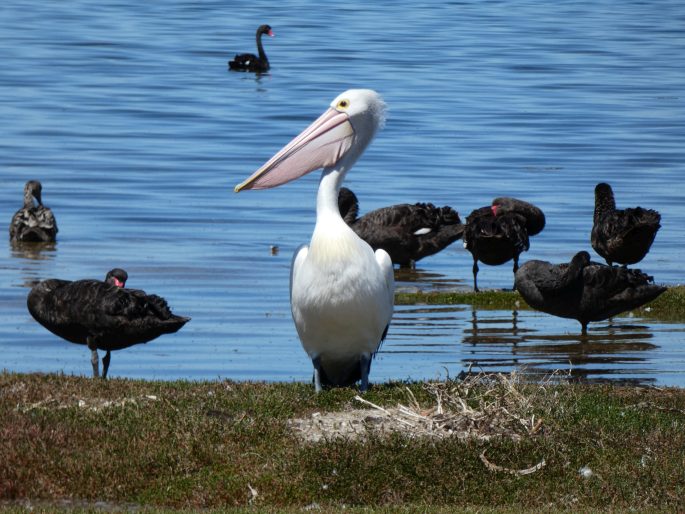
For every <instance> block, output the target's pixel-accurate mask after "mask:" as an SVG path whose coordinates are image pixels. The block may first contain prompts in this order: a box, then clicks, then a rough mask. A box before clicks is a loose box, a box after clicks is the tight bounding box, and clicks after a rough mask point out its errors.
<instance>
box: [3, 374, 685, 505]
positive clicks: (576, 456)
mask: <svg viewBox="0 0 685 514" xmlns="http://www.w3.org/2000/svg"><path fill="white" fill-rule="evenodd" d="M356 394H357V393H356V391H354V390H351V389H340V390H333V391H327V392H324V393H323V394H320V395H318V396H317V395H314V394H313V391H312V387H311V386H310V385H309V384H259V383H233V382H228V381H221V382H200V383H189V382H183V381H179V382H149V381H139V380H122V379H114V380H108V381H102V380H92V379H89V378H80V377H68V376H61V375H42V374H31V375H21V374H11V373H5V374H1V375H0V434H1V437H0V455H2V458H1V459H0V505H3V504H4V505H5V507H7V506H8V505H19V504H22V502H25V501H26V500H27V499H29V500H31V501H32V502H33V505H38V506H55V505H70V506H74V505H76V506H88V505H90V506H93V505H101V506H102V505H104V506H105V507H106V508H113V507H123V508H127V507H132V506H144V507H146V508H199V507H202V508H230V507H245V508H261V509H271V510H273V511H276V510H279V509H288V510H291V511H298V510H300V509H302V508H304V507H309V508H317V507H320V508H323V509H325V510H327V509H338V508H340V507H341V506H343V505H345V506H350V507H363V506H374V507H375V508H376V509H378V510H379V511H383V509H390V508H398V507H402V508H403V509H404V511H406V512H412V511H415V512H423V511H424V510H425V509H426V508H427V506H432V508H431V510H434V511H442V512H450V511H453V510H454V509H456V508H460V509H469V510H472V511H477V512H519V511H522V510H525V511H529V512H533V511H536V512H537V511H539V510H540V509H545V510H548V511H549V510H551V511H562V510H573V511H588V510H594V509H609V508H610V509H618V510H625V509H631V508H634V509H638V510H645V509H668V510H682V509H685V471H683V470H684V469H685V467H684V464H685V430H684V424H685V392H684V391H683V390H678V389H665V390H657V389H645V388H632V387H631V388H626V387H611V386H600V385H597V386H583V385H577V384H576V385H574V384H564V385H559V384H553V383H549V384H542V385H541V384H538V385H531V384H520V383H517V382H516V381H515V380H512V379H498V380H492V379H490V380H485V379H482V378H474V379H469V380H468V381H467V382H466V383H464V382H449V383H441V384H440V383H438V384H428V385H427V384H410V385H408V387H407V385H405V384H387V385H380V386H379V385H377V386H374V387H372V389H371V391H369V392H368V393H367V394H366V395H365V396H364V398H363V400H364V401H360V400H359V399H355V395H356ZM367 402H370V403H367ZM372 404H373V405H377V406H379V407H380V406H382V407H383V408H384V409H385V410H386V411H387V416H386V414H385V413H383V411H381V410H379V408H377V407H374V406H373V405H372ZM400 404H402V405H403V406H405V410H406V412H405V411H403V410H402V409H400V408H399V405H400ZM438 405H439V406H440V407H441V409H442V412H438V411H437V410H436V407H437V406H438ZM360 409H364V410H361V411H360ZM343 414H345V415H346V416H348V417H342V416H343ZM350 416H351V418H350ZM388 416H390V417H388ZM393 416H394V417H395V418H397V419H394V418H393ZM400 418H401V419H400ZM336 420H337V421H336ZM336 423H337V425H336ZM350 426H351V427H353V428H354V430H351V431H350V430H347V429H346V427H350ZM417 426H418V428H417ZM312 432H317V433H319V435H320V436H321V437H319V438H318V441H317V442H311V441H307V440H305V439H303V436H304V435H306V433H312ZM96 502H104V503H100V504H96Z"/></svg>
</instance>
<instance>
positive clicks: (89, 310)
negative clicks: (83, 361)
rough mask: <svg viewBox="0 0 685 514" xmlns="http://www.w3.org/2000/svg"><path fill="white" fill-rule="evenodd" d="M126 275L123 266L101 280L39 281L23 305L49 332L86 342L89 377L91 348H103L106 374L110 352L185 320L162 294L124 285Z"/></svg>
mask: <svg viewBox="0 0 685 514" xmlns="http://www.w3.org/2000/svg"><path fill="white" fill-rule="evenodd" d="M127 279H128V275H127V273H126V272H125V271H124V270H122V269H118V268H115V269H113V270H111V271H109V272H108V273H107V276H106V277H105V281H104V282H101V281H99V280H77V281H74V282H72V281H70V280H59V279H49V280H43V281H42V282H39V283H38V284H37V285H36V286H35V287H34V288H33V289H31V292H30V293H29V296H28V299H27V305H28V309H29V312H30V313H31V316H33V317H34V319H35V320H36V321H38V323H40V324H41V325H43V326H44V327H45V328H47V329H48V330H49V331H50V332H52V333H53V334H56V335H58V336H59V337H61V338H63V339H66V340H67V341H69V342H71V343H77V344H85V345H87V346H88V348H89V349H90V350H91V352H92V354H91V362H92V364H93V376H95V377H97V376H98V375H99V372H98V352H97V351H98V349H100V350H105V351H106V352H107V354H106V355H105V356H104V357H103V358H102V378H106V377H107V370H108V369H109V361H110V352H111V351H113V350H121V349H122V348H128V347H129V346H132V345H134V344H140V343H147V342H148V341H151V340H153V339H155V338H156V337H159V336H160V335H162V334H171V333H173V332H176V331H177V330H179V329H180V328H181V327H182V326H183V325H185V324H186V323H187V322H188V321H189V320H190V318H185V317H183V316H176V315H174V314H172V312H171V310H170V309H169V306H168V305H167V302H166V301H165V300H164V298H161V297H159V296H157V295H148V294H146V293H145V291H140V290H137V289H125V288H124V286H125V285H126V280H127Z"/></svg>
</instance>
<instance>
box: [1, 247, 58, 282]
mask: <svg viewBox="0 0 685 514" xmlns="http://www.w3.org/2000/svg"><path fill="white" fill-rule="evenodd" d="M10 248H11V255H12V258H13V259H17V260H18V261H19V267H20V270H21V280H22V282H21V284H20V285H21V286H22V287H28V288H31V287H33V286H35V285H36V284H37V283H38V282H39V281H40V278H41V276H42V274H43V272H44V262H43V261H51V260H53V259H54V258H55V255H56V253H57V243H56V242H54V241H52V242H48V243H33V242H24V241H10Z"/></svg>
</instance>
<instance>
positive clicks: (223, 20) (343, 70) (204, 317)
mask: <svg viewBox="0 0 685 514" xmlns="http://www.w3.org/2000/svg"><path fill="white" fill-rule="evenodd" d="M34 4H35V5H27V3H26V2H19V1H13V0H6V1H5V2H3V6H2V7H1V8H0V48H2V49H3V50H2V52H1V55H2V66H0V119H1V120H2V127H3V128H2V138H0V177H2V187H1V188H0V220H5V222H6V223H9V220H10V219H11V216H12V214H13V213H14V211H16V210H17V209H18V208H19V207H20V205H21V199H22V189H23V185H24V183H25V182H26V180H28V179H34V178H36V179H39V180H41V181H42V183H43V199H44V202H45V203H46V204H47V205H48V206H50V207H51V208H52V209H53V210H54V212H55V214H56V217H57V220H58V224H59V229H60V232H59V234H58V243H57V245H56V246H55V247H54V248H52V249H44V250H43V251H40V252H39V251H34V252H25V251H19V250H16V249H13V248H11V247H10V246H9V244H8V241H7V238H6V237H5V238H2V237H0V259H1V260H0V368H6V369H10V370H16V371H64V372H65V373H74V374H84V375H88V374H90V372H91V368H90V362H89V354H88V351H87V349H86V348H84V347H81V346H76V345H71V344H69V343H66V342H64V341H62V340H59V339H58V338H56V337H55V336H53V335H52V334H50V333H48V332H47V331H46V330H44V329H43V328H42V327H40V326H39V325H38V324H37V323H35V322H34V321H33V320H32V319H31V318H30V316H29V314H28V312H27V311H26V308H25V298H26V294H27V292H28V289H27V287H28V286H29V284H30V283H31V282H32V281H34V280H37V279H43V278H49V277H60V278H66V279H78V278H97V277H103V276H104V274H105V272H106V271H107V270H109V269H110V268H112V267H115V266H119V267H124V268H125V269H127V270H128V272H129V275H130V280H129V286H130V287H135V288H141V289H145V290H146V291H148V292H154V293H157V294H161V295H163V296H164V297H166V298H167V300H168V301H169V303H170V305H171V306H172V308H173V309H174V310H175V311H176V312H177V313H179V314H183V315H189V316H192V318H193V320H192V321H191V322H190V323H189V324H188V325H186V327H184V328H183V329H182V330H181V331H180V332H179V333H177V334H174V335H170V336H164V337H163V338H160V339H157V340H155V341H153V342H152V343H150V344H147V345H140V346H137V347H133V348H130V349H127V350H123V351H120V352H116V353H114V354H113V357H112V366H111V370H110V372H111V375H112V376H126V377H142V378H155V379H157V378H161V379H173V378H188V379H213V378H218V377H222V378H234V379H254V380H269V381H273V380H279V381H280V380H283V381H292V380H297V381H301V380H309V379H310V377H311V364H310V363H309V362H308V359H307V358H306V355H305V354H304V352H303V351H302V350H301V348H300V345H299V341H298V339H297V335H296V333H295V329H294V327H293V324H292V321H291V319H290V309H289V305H288V273H289V266H290V258H291V255H292V253H293V251H294V249H295V248H296V247H297V246H299V245H300V244H301V243H303V242H306V241H307V240H308V238H309V236H310V234H311V231H312V229H313V226H314V199H315V191H316V187H317V183H318V179H317V174H316V173H314V174H311V175H308V176H307V177H305V178H303V179H302V180H300V181H297V182H294V183H291V184H288V185H286V186H283V187H281V188H277V189H274V190H269V191H259V192H252V191H248V192H244V193H241V194H239V195H236V194H234V193H233V191H232V189H233V186H234V185H235V184H237V183H238V182H240V181H241V180H243V179H244V178H245V177H247V176H248V175H249V174H250V173H252V171H254V170H255V169H256V168H257V167H259V166H260V165H261V164H262V163H263V162H265V161H266V160H267V159H268V158H269V157H270V156H271V155H272V154H273V153H274V152H275V151H277V150H278V149H279V148H280V147H281V146H282V145H283V144H285V143H286V142H287V141H289V140H290V138H291V137H293V136H294V135H296V134H297V133H298V132H299V131H300V130H301V129H302V128H304V127H305V126H306V125H307V124H308V123H309V122H310V121H312V120H313V119H314V118H315V117H316V116H318V115H319V114H320V113H321V112H322V111H323V110H324V109H325V108H326V107H327V106H328V103H329V102H330V101H331V100H332V99H333V98H334V97H335V96H336V95H337V94H338V93H340V92H342V91H343V90H345V89H347V88H350V87H367V88H373V89H376V90H377V91H379V92H380V93H381V94H382V95H383V97H384V99H385V101H386V102H387V104H388V106H389V117H388V120H387V124H386V127H385V130H384V131H383V132H381V133H380V134H379V135H378V137H377V138H376V140H375V141H374V143H373V144H372V145H371V146H370V147H369V149H368V150H367V152H366V153H365V155H364V156H363V157H362V158H361V159H360V161H359V162H358V163H357V165H356V166H355V168H354V169H353V170H352V171H351V172H350V174H349V175H348V180H347V185H348V186H349V187H350V188H352V189H353V190H354V191H355V192H356V193H357V194H358V196H359V197H360V202H361V209H362V212H367V211H369V210H372V209H374V208H377V207H381V206H386V205H390V204H394V203H400V202H415V201H431V202H433V203H436V204H440V205H444V204H448V205H451V206H453V207H454V208H455V209H457V210H458V211H459V213H460V214H461V215H462V217H466V215H468V213H469V212H470V211H471V210H472V209H474V208H477V207H480V206H482V205H486V204H489V202H490V201H491V199H492V198H494V197H496V196H500V195H509V196H517V197H520V198H523V199H525V200H529V201H531V202H533V203H535V204H537V205H539V206H540V207H541V208H542V209H543V210H544V211H545V213H546V216H547V227H546V228H545V230H544V231H543V232H542V233H541V234H540V235H538V236H536V237H535V238H533V240H532V244H531V249H530V251H529V252H528V253H527V254H524V255H523V256H522V261H525V260H527V259H545V260H550V261H554V262H562V261H568V260H569V259H570V257H571V256H572V255H573V254H574V253H575V252H576V251H579V250H581V249H586V250H590V247H589V234H590V228H591V224H592V209H593V189H594V185H595V184H596V183H597V182H600V181H607V182H609V183H611V184H612V185H613V187H614V190H615V192H616V195H617V201H618V203H619V207H627V206H635V205H642V206H644V207H652V208H657V209H658V210H660V212H661V213H662V216H663V223H662V225H663V226H662V229H661V231H660V232H659V234H658V236H657V239H656V241H655V243H654V246H653V248H652V251H651V253H650V254H649V255H648V256H647V258H646V259H645V260H644V261H643V262H642V263H640V267H641V268H642V269H643V270H644V271H646V272H648V273H650V274H653V275H654V277H655V280H656V281H657V282H661V283H665V284H678V283H681V282H682V280H683V272H682V266H681V255H682V251H681V249H682V241H683V240H684V238H685V208H684V205H685V202H684V201H683V198H684V191H685V189H684V188H683V185H684V184H683V183H684V182H685V167H684V166H685V92H684V91H685V31H684V29H683V27H685V4H683V3H682V2H679V1H654V2H637V1H624V2H620V3H618V2H590V1H576V2H573V1H572V2H563V3H556V4H551V3H549V2H513V1H499V2H479V1H473V2H469V1H464V2H450V3H443V4H442V5H441V6H430V7H428V6H423V5H417V4H416V3H415V2H407V1H403V2H383V1H381V2H373V3H371V2H361V1H358V0H351V1H348V2H345V3H344V4H341V5H333V4H330V5H327V6H323V5H321V4H320V3H314V2H300V1H295V0H284V1H283V2H280V3H278V4H277V5H276V6H275V7H274V4H273V3H267V2H261V1H255V2H250V3H249V4H240V5H239V6H238V4H236V3H233V2H218V1H206V2H190V1H169V2H163V3H151V5H140V3H139V2H131V1H128V0H119V1H116V2H113V1H104V2H92V1H84V0H81V1H78V0H77V1H72V2H34ZM265 22H266V23H269V24H270V25H271V26H272V27H273V29H274V32H275V33H276V37H275V38H273V39H271V38H266V40H265V47H266V51H267V54H268V55H269V58H270V61H271V64H272V70H271V71H270V73H269V74H267V75H262V76H255V75H254V74H245V73H235V72H228V71H227V70H226V62H227V60H228V59H229V58H231V57H233V55H234V54H235V53H239V52H248V51H249V52H254V51H255V47H254V32H255V30H256V27H257V26H258V25H259V24H261V23H265ZM271 247H277V248H278V252H272V251H271ZM274 253H275V254H274ZM471 264H472V261H471V257H470V255H469V254H468V253H467V252H465V250H464V249H463V248H462V247H461V245H460V244H459V243H457V244H455V245H453V246H452V247H450V248H449V249H447V250H445V251H443V252H442V253H440V254H437V255H435V256H432V257H429V258H427V259H424V260H423V261H421V262H420V263H419V266H418V270H417V272H416V273H414V274H413V275H409V276H407V275H406V274H404V275H402V276H401V277H399V279H400V280H399V282H398V286H399V287H401V288H410V289H411V288H419V289H423V290H425V289H433V288H448V289H450V288H453V289H466V288H469V287H470V285H471ZM511 283H512V275H511V266H510V264H506V265H504V266H501V267H488V266H481V272H480V274H479V284H480V285H481V286H482V287H486V288H501V287H510V286H511ZM474 315H475V316H476V318H477V319H478V323H477V326H474V321H473V319H474V318H473V317H474ZM514 319H515V320H516V321H515V323H514V321H513V320H514ZM481 320H482V321H481ZM474 327H475V328H474ZM578 328H579V327H578V324H577V323H575V322H573V321H568V320H559V319H556V318H552V317H550V316H547V315H544V314H541V313H537V312H530V311H521V312H518V313H512V312H501V311H481V312H475V313H474V312H472V310H471V308H470V307H463V306H456V307H454V306H451V307H442V308H439V307H438V308H436V309H422V308H421V307H398V308H397V311H396V315H395V320H394V323H393V326H392V327H391V330H390V332H389V336H388V339H387V340H386V342H385V343H384V345H383V347H382V349H381V352H380V353H379V355H378V358H377V360H376V362H375V363H374V365H373V369H372V377H371V378H372V380H373V381H385V380H390V379H405V378H413V379H422V378H434V377H438V376H445V375H447V374H449V375H451V376H453V375H456V374H458V373H459V372H460V371H463V370H465V369H468V367H469V366H471V365H473V366H476V368H482V369H486V370H504V371H507V370H511V369H519V368H521V367H526V368H529V369H531V370H533V371H532V372H535V373H538V372H540V373H546V372H549V371H551V370H554V369H564V370H566V372H569V373H572V374H573V375H574V376H578V377H580V378H588V379H592V380H594V379H598V380H603V379H621V380H636V381H640V382H649V383H657V384H665V385H679V386H685V351H684V350H683V349H682V347H683V344H682V343H683V337H682V336H681V335H682V333H683V330H684V329H685V326H683V325H680V324H660V323H654V322H651V321H648V320H638V319H628V318H616V319H615V320H614V322H613V323H611V324H609V323H608V322H605V323H597V324H594V325H593V330H592V331H591V335H592V336H593V337H594V338H595V339H597V344H585V345H583V344H581V343H580V341H579V338H578V335H577V334H578ZM569 370H570V371H569Z"/></svg>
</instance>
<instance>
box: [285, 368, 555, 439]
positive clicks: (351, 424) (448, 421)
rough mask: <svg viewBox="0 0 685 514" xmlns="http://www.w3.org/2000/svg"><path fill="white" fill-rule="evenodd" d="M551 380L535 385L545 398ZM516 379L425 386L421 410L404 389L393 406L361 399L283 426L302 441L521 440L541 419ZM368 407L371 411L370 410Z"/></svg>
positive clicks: (476, 378)
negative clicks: (351, 406)
mask: <svg viewBox="0 0 685 514" xmlns="http://www.w3.org/2000/svg"><path fill="white" fill-rule="evenodd" d="M550 382H551V377H550V379H548V380H546V381H544V382H543V383H541V384H540V386H539V389H538V390H537V391H539V394H545V391H546V389H545V388H546V386H547V385H548V384H549V383H550ZM522 385H523V382H521V380H520V378H519V374H517V373H512V374H509V375H505V374H486V373H479V374H473V375H471V374H467V376H466V378H465V379H464V380H461V381H448V382H428V383H426V384H424V385H423V386H422V387H423V388H424V390H425V391H426V392H427V393H428V395H429V401H428V402H424V404H423V405H422V404H421V403H420V402H419V401H418V400H417V399H416V396H415V395H414V393H413V392H412V390H411V389H410V388H409V387H404V392H405V394H406V399H405V401H404V402H402V403H397V405H396V406H388V407H381V406H380V405H377V404H375V403H373V402H370V401H369V400H366V399H364V398H362V397H361V396H355V397H354V400H355V401H356V402H357V403H358V404H360V405H364V406H366V407H367V408H365V409H350V410H345V411H341V412H337V411H334V412H328V413H321V412H315V413H313V414H311V415H310V416H309V417H307V418H296V419H292V420H289V422H288V424H289V426H290V427H291V428H292V429H293V431H294V432H295V433H296V434H297V436H298V437H300V438H301V439H302V440H303V441H305V442H309V443H316V442H319V441H322V440H330V439H336V438H344V439H348V440H355V439H368V438H369V437H370V436H376V437H378V436H387V435H390V434H401V435H403V436H406V437H408V438H417V437H425V438H430V439H444V438H457V439H462V440H465V439H474V440H480V441H488V440H490V439H491V438H493V437H505V438H509V439H511V440H513V441H520V440H521V438H523V437H530V436H535V435H537V434H539V433H540V432H541V430H542V428H543V418H542V417H540V416H536V414H535V410H534V405H536V404H538V403H539V402H538V401H537V400H538V398H537V396H538V394H536V393H535V392H533V393H532V394H531V392H530V391H528V392H526V393H524V392H523V391H522V388H521V387H522ZM369 407H370V408H369Z"/></svg>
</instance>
